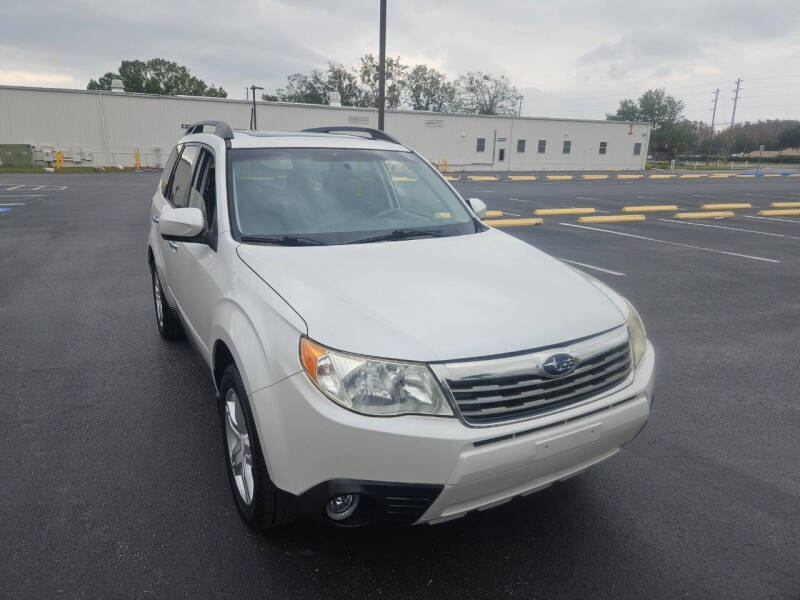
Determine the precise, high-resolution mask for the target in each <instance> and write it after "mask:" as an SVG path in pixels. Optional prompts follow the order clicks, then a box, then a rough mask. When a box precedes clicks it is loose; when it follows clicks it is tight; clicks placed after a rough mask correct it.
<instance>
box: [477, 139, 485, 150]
mask: <svg viewBox="0 0 800 600" xmlns="http://www.w3.org/2000/svg"><path fill="white" fill-rule="evenodd" d="M475 150H476V152H483V151H484V150H486V138H478V144H477V146H476V147H475Z"/></svg>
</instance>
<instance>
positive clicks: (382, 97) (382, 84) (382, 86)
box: [378, 0, 386, 131]
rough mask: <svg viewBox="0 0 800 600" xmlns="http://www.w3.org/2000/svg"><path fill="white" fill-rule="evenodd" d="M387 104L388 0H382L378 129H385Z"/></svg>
mask: <svg viewBox="0 0 800 600" xmlns="http://www.w3.org/2000/svg"><path fill="white" fill-rule="evenodd" d="M385 106H386V0H381V33H380V49H379V51H378V129H380V130H381V131H383V116H384V115H383V112H384V107H385Z"/></svg>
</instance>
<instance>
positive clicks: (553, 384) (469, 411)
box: [432, 327, 632, 425]
mask: <svg viewBox="0 0 800 600" xmlns="http://www.w3.org/2000/svg"><path fill="white" fill-rule="evenodd" d="M561 352H566V353H569V354H571V355H572V356H574V357H575V360H576V365H577V366H576V368H575V370H574V371H572V372H571V373H570V374H568V375H565V376H563V377H552V376H549V375H547V374H546V373H545V371H544V370H543V368H542V365H543V364H544V362H545V361H546V360H547V358H548V357H550V356H552V355H553V354H557V353H561ZM432 368H433V370H434V372H435V373H436V374H437V375H438V376H439V378H440V379H441V380H442V381H443V383H445V384H446V385H447V388H448V390H449V392H450V395H451V398H452V400H453V403H454V405H455V408H456V410H457V411H458V412H459V414H460V416H461V418H462V419H463V420H464V421H465V422H466V423H467V424H470V425H496V424H500V423H506V422H509V421H515V420H522V419H527V418H531V417H534V416H537V415H541V414H544V413H549V412H552V411H554V410H558V409H561V408H566V407H568V406H572V405H574V404H577V403H580V402H582V401H585V400H590V399H592V398H594V397H597V396H599V395H600V394H603V393H604V392H607V391H609V390H611V389H613V388H615V387H618V386H620V385H621V384H623V383H624V382H625V381H626V380H628V379H629V377H630V375H631V371H632V365H631V355H630V345H629V341H628V332H627V328H625V327H620V328H617V329H615V330H612V331H610V332H606V333H604V334H601V335H598V336H595V337H592V338H589V339H588V340H583V341H581V342H577V343H574V344H566V345H564V346H561V347H558V348H549V349H547V350H544V351H539V352H531V353H528V354H521V355H516V356H513V357H508V358H500V359H488V360H484V361H480V360H476V361H469V362H461V363H444V364H437V365H432Z"/></svg>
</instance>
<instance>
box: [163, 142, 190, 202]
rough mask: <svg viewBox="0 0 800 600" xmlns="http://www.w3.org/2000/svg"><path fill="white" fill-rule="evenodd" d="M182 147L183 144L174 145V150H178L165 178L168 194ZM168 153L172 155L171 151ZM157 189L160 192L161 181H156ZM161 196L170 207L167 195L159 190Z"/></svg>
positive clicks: (165, 166)
mask: <svg viewBox="0 0 800 600" xmlns="http://www.w3.org/2000/svg"><path fill="white" fill-rule="evenodd" d="M184 146H186V144H185V143H178V144H175V148H177V149H178V154H177V156H176V157H175V162H174V163H172V169H170V172H169V175H168V176H167V191H168V192H169V191H170V189H171V188H172V177H173V176H174V175H175V167H177V166H178V161H179V160H180V159H181V154H183V148H184ZM169 153H170V154H172V150H170V152H169ZM167 160H169V155H167ZM164 168H165V169H166V168H167V165H164ZM158 188H159V190H161V180H160V179H159V180H158ZM161 196H163V198H164V200H166V201H167V202H168V203H169V204H170V206H171V205H172V203H171V202H170V201H169V199H168V198H167V195H166V194H165V193H164V190H161Z"/></svg>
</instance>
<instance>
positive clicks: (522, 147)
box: [517, 140, 525, 153]
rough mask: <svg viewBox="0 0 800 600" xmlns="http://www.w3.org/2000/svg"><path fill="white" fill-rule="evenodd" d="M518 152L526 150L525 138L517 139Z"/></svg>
mask: <svg viewBox="0 0 800 600" xmlns="http://www.w3.org/2000/svg"><path fill="white" fill-rule="evenodd" d="M517 152H519V153H522V152H525V140H517Z"/></svg>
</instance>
